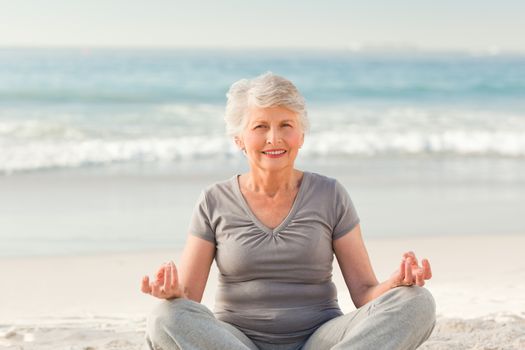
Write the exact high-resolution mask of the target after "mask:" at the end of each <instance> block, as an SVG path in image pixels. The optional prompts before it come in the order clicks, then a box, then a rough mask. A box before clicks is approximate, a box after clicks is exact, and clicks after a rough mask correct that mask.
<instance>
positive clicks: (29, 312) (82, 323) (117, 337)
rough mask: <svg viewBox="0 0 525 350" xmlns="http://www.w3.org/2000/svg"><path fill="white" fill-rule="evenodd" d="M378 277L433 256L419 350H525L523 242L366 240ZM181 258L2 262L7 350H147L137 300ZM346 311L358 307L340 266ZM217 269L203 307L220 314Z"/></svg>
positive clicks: (156, 254) (2, 339)
mask: <svg viewBox="0 0 525 350" xmlns="http://www.w3.org/2000/svg"><path fill="white" fill-rule="evenodd" d="M366 243H367V247H368V251H369V254H370V257H371V260H372V263H373V265H374V268H375V271H376V274H377V275H378V277H379V278H380V279H384V278H386V277H388V276H389V275H390V273H392V272H393V270H394V269H395V267H396V266H397V262H398V260H399V258H400V256H401V254H402V253H403V252H404V251H406V250H414V251H415V252H416V253H417V254H418V255H419V256H420V257H428V258H429V259H430V261H431V263H432V266H433V272H434V277H433V278H432V280H431V281H429V282H428V283H427V286H426V287H427V288H428V289H429V290H430V291H431V292H432V293H433V295H434V297H435V299H436V303H437V314H438V322H437V325H436V328H435V330H434V332H433V334H432V336H431V338H430V339H429V340H428V341H427V342H426V343H425V344H424V345H423V346H422V349H523V348H525V260H524V259H522V258H521V250H522V248H523V247H524V246H525V237H524V236H519V235H514V236H511V235H501V236H496V235H495V236H460V235H456V236H453V235H451V236H448V237H439V238H437V237H427V238H413V237H411V238H389V239H367V240H366ZM179 256H180V252H173V251H149V252H142V253H120V254H115V253H113V254H100V255H77V256H54V257H32V258H21V257H18V258H3V259H1V260H0V276H2V283H1V285H2V288H0V348H2V349H39V350H43V349H83V350H88V349H92V350H94V349H145V346H144V343H143V337H144V324H145V317H146V315H147V313H148V310H150V309H151V307H153V305H154V304H155V303H156V300H155V299H154V298H152V297H150V296H147V295H143V294H142V293H141V292H140V291H139V285H140V280H141V277H142V275H144V274H150V275H151V274H152V273H153V271H155V270H156V268H157V266H158V265H159V264H160V263H162V262H164V261H167V260H170V259H173V260H174V261H175V262H178V261H179ZM334 282H335V283H336V285H337V287H338V291H339V302H340V305H341V308H342V309H343V311H344V312H348V311H351V310H353V305H352V302H351V300H350V297H349V295H348V292H347V290H346V287H345V285H344V281H343V279H342V278H341V275H340V272H339V268H338V266H337V264H336V263H335V264H334ZM216 285H217V270H216V267H215V265H213V268H212V272H211V274H210V279H209V281H208V285H207V287H206V291H205V294H204V297H203V301H202V302H203V303H204V304H205V305H207V306H208V307H210V308H213V300H214V291H215V289H216Z"/></svg>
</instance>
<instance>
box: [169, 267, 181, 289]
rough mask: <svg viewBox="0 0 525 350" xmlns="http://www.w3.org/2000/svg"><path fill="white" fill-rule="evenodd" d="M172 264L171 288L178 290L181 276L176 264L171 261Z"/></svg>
mask: <svg viewBox="0 0 525 350" xmlns="http://www.w3.org/2000/svg"><path fill="white" fill-rule="evenodd" d="M170 264H171V287H172V288H173V289H177V287H178V286H179V275H178V272H177V267H176V266H175V263H173V261H170Z"/></svg>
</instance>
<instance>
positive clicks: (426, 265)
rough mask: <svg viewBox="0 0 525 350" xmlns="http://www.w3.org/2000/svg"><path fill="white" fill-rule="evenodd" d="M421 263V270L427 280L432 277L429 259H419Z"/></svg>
mask: <svg viewBox="0 0 525 350" xmlns="http://www.w3.org/2000/svg"><path fill="white" fill-rule="evenodd" d="M421 263H422V264H423V270H424V272H425V273H424V277H425V279H426V280H429V279H431V278H432V269H431V268H430V261H428V259H423V260H422V261H421Z"/></svg>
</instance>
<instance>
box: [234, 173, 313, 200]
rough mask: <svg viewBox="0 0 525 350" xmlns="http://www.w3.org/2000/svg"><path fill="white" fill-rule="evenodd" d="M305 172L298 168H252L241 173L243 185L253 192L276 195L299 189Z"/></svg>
mask: <svg viewBox="0 0 525 350" xmlns="http://www.w3.org/2000/svg"><path fill="white" fill-rule="evenodd" d="M302 177H303V173H302V172H301V171H299V170H296V169H283V170H280V171H262V170H253V169H252V170H251V171H250V172H248V173H246V174H244V175H241V178H242V179H241V180H240V181H241V186H242V187H243V188H244V189H246V190H248V191H250V192H253V193H256V194H260V195H265V196H268V197H275V196H276V195H278V194H279V193H289V192H293V191H295V190H297V188H298V187H299V184H300V183H301V179H302Z"/></svg>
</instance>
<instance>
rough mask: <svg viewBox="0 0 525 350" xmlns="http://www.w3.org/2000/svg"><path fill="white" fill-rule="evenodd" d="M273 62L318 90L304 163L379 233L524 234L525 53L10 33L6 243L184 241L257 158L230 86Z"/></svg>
mask: <svg viewBox="0 0 525 350" xmlns="http://www.w3.org/2000/svg"><path fill="white" fill-rule="evenodd" d="M266 71H272V72H274V73H276V74H280V75H283V76H285V77H287V78H288V79H290V80H291V81H293V82H294V83H295V84H296V86H297V87H298V88H299V90H300V91H301V92H302V93H303V95H304V96H305V98H306V103H307V110H308V115H309V118H310V122H311V130H310V131H309V133H308V134H307V135H306V140H305V145H304V147H303V148H302V150H301V154H300V156H299V158H298V165H300V167H301V168H302V169H304V170H311V171H318V172H322V173H326V174H328V175H332V176H334V177H337V178H338V179H340V181H342V182H343V183H344V184H345V185H346V186H347V188H348V189H349V192H350V193H351V195H352V198H353V199H354V202H356V206H357V208H358V212H359V211H360V209H361V211H360V212H361V213H362V215H361V216H362V219H363V218H365V219H367V220H366V221H365V220H362V222H363V226H364V227H366V228H367V229H368V232H369V235H370V236H371V237H374V236H390V235H417V234H423V235H443V234H453V233H468V234H473V235H476V234H495V233H496V234H497V233H515V234H522V233H525V222H524V221H523V220H521V218H522V217H523V213H525V205H524V204H523V203H524V202H523V200H524V199H525V196H524V195H525V165H524V164H525V56H518V55H514V56H513V55H484V56H482V55H473V54H468V53H435V52H379V51H377V52H376V51H370V52H368V51H367V52H353V51H312V50H310V51H309V50H296V51H291V50H252V51H235V50H218V49H217V50H212V49H210V50H204V49H201V50H182V49H179V50H175V49H173V50H168V49H158V50H153V49H147V50H146V49H8V48H3V49H0V240H2V244H1V247H0V256H7V255H9V256H13V255H14V256H17V255H24V254H26V255H27V254H28V255H31V254H44V255H46V254H47V255H49V254H67V253H76V252H95V253H96V252H99V251H120V250H137V249H144V247H147V248H151V249H154V248H160V247H164V246H165V245H166V244H168V245H169V244H171V245H173V246H174V247H180V246H182V245H183V242H184V235H183V234H182V233H179V234H178V236H177V235H175V234H174V226H177V225H182V226H185V225H187V223H188V221H189V215H190V214H191V210H192V203H194V201H195V200H196V199H197V195H198V193H199V191H200V190H201V189H202V187H203V186H205V185H206V184H208V183H210V182H213V181H216V180H219V179H222V178H227V177H229V176H232V175H233V174H234V173H236V172H240V171H245V170H246V164H245V161H244V159H243V156H242V154H241V153H240V152H239V151H238V150H237V149H236V148H235V147H234V144H233V143H232V141H231V140H229V139H228V138H227V137H226V136H225V133H224V123H223V119H222V118H223V113H224V106H225V101H226V97H225V95H226V92H227V91H228V88H229V86H230V85H231V84H232V83H233V82H234V81H236V80H238V79H242V78H250V77H254V76H257V75H259V74H261V73H264V72H266ZM80 179H83V180H82V181H83V182H82V181H81V180H80ZM108 179H110V180H108ZM123 179H127V180H123ZM130 179H133V180H130ZM86 183H89V184H91V185H89V186H87V187H86ZM95 183H96V184H98V185H93V184H95ZM107 183H111V184H112V187H110V188H109V189H108V188H106V187H105V184H107ZM159 183H160V184H162V185H159ZM124 184H127V185H124ZM146 184H147V185H146ZM47 186H50V187H47ZM148 186H153V187H148ZM163 186H164V187H163ZM86 188H89V190H87V189H86ZM150 190H152V191H153V192H149V191H150ZM46 191H47V192H46ZM108 191H109V192H108ZM111 191H114V192H111ZM175 191H178V192H177V193H176V192H175ZM180 191H182V193H183V195H179V194H178V193H181V192H180ZM2 192H3V193H2ZM48 192H49V193H48ZM110 192H111V193H112V194H111V197H110V194H108V193H110ZM130 193H132V194H134V195H131V194H130ZM147 193H155V195H154V199H155V201H156V202H154V204H153V205H152V204H151V203H148V202H147V200H146V202H144V201H142V199H144V198H149V197H144V196H147ZM57 194H58V195H57ZM139 194H140V195H139ZM83 196H84V197H83ZM141 196H142V197H141ZM85 198H91V199H90V200H87V202H91V201H93V203H92V204H90V205H87V204H86V203H85V200H84V199H85ZM97 198H98V199H99V200H100V202H97V200H96V199H97ZM124 200H128V202H124ZM126 203H127V204H126ZM130 203H133V204H130ZM50 208H51V209H50ZM175 212H176V214H175ZM64 213H66V214H67V215H66V216H67V220H68V221H67V220H66V221H67V222H68V223H67V224H65V218H64V215H63V214H64ZM109 213H113V214H114V215H110V214H109ZM428 213H432V215H426V214H428ZM159 215H160V216H159ZM174 216H175V218H174ZM134 220H135V221H134ZM152 225H153V226H154V227H155V230H153V232H150V233H148V234H147V235H144V234H143V233H144V232H145V231H147V230H148V228H150V227H151V226H152ZM138 228H140V231H139V230H138ZM181 230H182V232H183V231H184V229H181ZM35 242H36V243H35ZM126 242H127V243H126Z"/></svg>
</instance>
